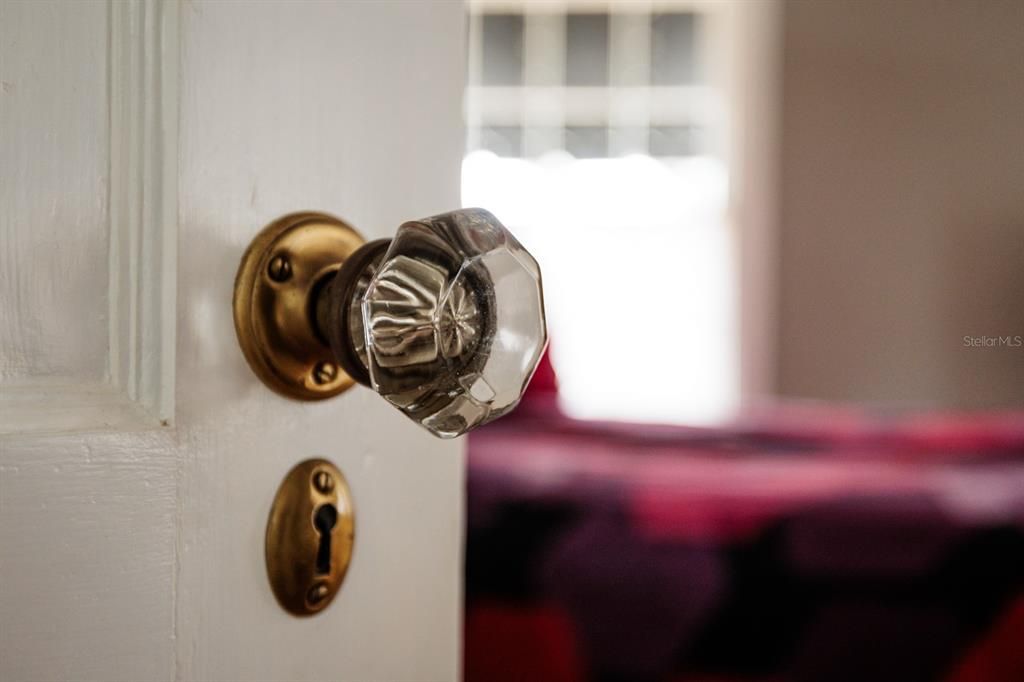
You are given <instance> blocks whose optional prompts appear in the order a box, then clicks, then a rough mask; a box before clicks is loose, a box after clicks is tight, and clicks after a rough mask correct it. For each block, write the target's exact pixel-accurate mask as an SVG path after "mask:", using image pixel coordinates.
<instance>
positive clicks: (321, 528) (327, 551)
mask: <svg viewBox="0 0 1024 682" xmlns="http://www.w3.org/2000/svg"><path fill="white" fill-rule="evenodd" d="M337 522H338V510H337V509H336V508H335V507H334V505H333V504H323V505H320V506H319V507H317V510H316V512H315V513H314V514H313V526H314V527H315V528H316V532H317V533H320V546H319V547H318V548H317V550H316V572H317V575H326V574H328V573H330V572H331V531H332V530H334V524H336V523H337Z"/></svg>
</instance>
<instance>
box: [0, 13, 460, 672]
mask: <svg viewBox="0 0 1024 682" xmlns="http://www.w3.org/2000/svg"><path fill="white" fill-rule="evenodd" d="M0 13H2V14H0V26H3V29H2V30H3V42H2V44H0V50H2V53H0V54H2V57H3V61H2V62H0V79H2V80H3V92H2V93H0V97H2V99H0V103H2V107H3V109H2V114H0V116H2V120H3V123H2V124H0V132H2V133H3V137H2V148H3V150H4V152H3V156H2V157H0V165H2V168H3V172H4V176H3V184H2V186H0V192H4V194H3V206H0V219H2V222H0V238H2V239H4V240H5V242H4V245H3V246H4V248H3V252H4V255H3V256H0V258H3V259H4V260H3V261H2V264H3V272H2V273H0V284H2V286H3V289H0V295H2V296H3V298H2V299H0V323H2V324H0V327H2V328H3V329H4V331H3V332H0V341H2V344H0V353H2V355H0V358H3V362H4V364H3V372H4V373H3V374H2V375H0V381H2V383H0V389H2V390H0V396H2V400H0V424H3V425H4V430H5V431H6V435H2V436H0V547H2V548H3V551H2V552H0V678H2V679H5V680H6V679H12V680H54V679H75V680H79V679H96V680H114V679H126V680H127V679H130V680H150V679H178V680H242V679H245V680H249V679H267V680H305V679H310V680H314V679H315V680H322V679H332V680H340V679H351V680H399V679H401V680H447V679H455V678H457V677H458V674H459V671H458V661H459V658H460V656H459V644H458V643H459V640H460V629H461V623H460V611H461V579H462V571H461V564H462V561H461V547H462V527H463V492H464V491H463V485H464V476H463V468H464V462H463V455H462V448H461V445H460V444H459V443H458V442H450V441H440V440H436V439H434V438H432V437H431V436H430V435H429V434H427V433H426V432H425V431H423V430H422V429H420V428H419V427H417V426H416V425H415V424H413V423H412V422H410V421H408V420H407V419H405V418H404V417H403V416H402V415H400V414H399V413H398V412H397V411H395V410H393V409H392V408H390V407H389V406H388V405H386V404H385V403H384V401H382V400H381V399H380V398H379V397H377V396H375V395H373V394H372V393H371V392H369V391H367V390H365V389H361V388H357V389H354V390H352V391H350V392H349V393H347V394H346V395H344V396H341V397H340V398H337V399H334V400H331V401H327V402H325V403H320V404H306V403H297V402H293V401H289V400H286V399H283V398H280V397H278V396H276V395H274V394H272V393H271V392H270V391H269V390H267V389H266V388H264V387H263V386H262V385H261V384H260V383H259V382H258V380H257V379H256V378H255V377H254V376H253V375H252V373H251V372H250V371H249V369H248V367H247V366H246V364H245V361H244V359H243V358H242V355H241V353H240V351H239V349H238V346H237V342H236V340H235V335H234V329H233V326H232V317H231V307H230V305H231V288H232V282H233V279H234V274H235V270H236V268H237V265H238V261H239V258H240V257H241V254H242V251H243V250H244V248H245V246H246V245H247V244H248V242H249V240H250V239H251V237H252V236H253V235H254V234H255V233H256V232H257V231H258V230H259V229H260V228H261V227H262V226H263V225H264V224H266V223H267V222H269V221H271V220H273V219H274V218H276V217H278V216H280V215H281V214H283V213H287V212H291V211H295V210H301V209H320V210H326V211H329V212H333V213H336V214H338V215H341V216H344V217H345V218H347V219H348V220H350V221H351V222H353V223H354V224H355V225H356V226H357V227H359V228H360V229H362V230H363V232H364V233H365V234H366V235H367V236H368V237H377V236H385V235H389V234H390V233H391V232H392V231H393V230H394V229H395V227H397V225H398V224H399V223H400V222H401V221H403V220H405V219H408V218H412V217H419V216H423V215H429V214H432V213H436V212H439V211H443V210H448V209H451V208H453V207H456V206H458V202H459V195H458V187H459V167H460V160H461V153H462V129H461V113H460V109H461V101H462V85H463V79H464V74H465V71H464V50H465V45H464V38H463V31H464V26H465V24H464V22H465V17H464V14H463V9H462V7H461V5H460V4H458V3H454V2H437V3H428V2H422V3H420V2H417V3H348V2H337V3H335V2H230V3H229V2H195V1H190V2H183V3H181V4H178V3H176V2H173V1H172V0H140V1H139V2H133V3H122V2H121V1H120V0H114V1H113V2H111V3H109V4H107V3H88V2H77V1H75V0H69V1H67V2H61V3H55V4H50V3H35V2H33V3H22V2H20V1H14V2H12V1H11V0H0ZM37 43H38V44H39V45H42V44H44V43H45V44H46V45H47V47H45V48H44V47H39V45H37ZM96 45H99V46H100V47H99V48H95V50H94V49H93V48H94V47H95V46H96ZM179 46H180V58H179V56H178V52H177V51H178V49H179ZM97 50H98V51H97ZM83 63H85V65H84V66H83V65H82V64H83ZM79 67H80V69H79ZM79 70H81V71H82V73H79ZM37 76H38V77H40V78H42V79H43V80H44V81H45V83H44V84H38V83H35V80H34V79H35V78H36V77H37ZM119 84H120V85H119ZM125 84H127V87H126V86H125ZM44 85H45V87H44ZM176 86H180V87H176ZM33 88H36V89H33ZM26 89H27V91H26ZM19 91H20V92H27V94H26V95H25V96H26V97H32V98H34V99H33V100H32V101H31V102H27V103H26V102H24V101H20V100H19V102H18V103H14V101H13V100H12V97H15V96H17V95H16V93H18V92H19ZM139 93H142V94H141V95H140V94H139ZM11 112H14V113H16V114H17V116H18V118H17V119H16V120H15V119H14V118H12V114H11ZM78 118H84V119H85V120H84V121H76V120H73V119H78ZM48 126H49V127H48ZM61 126H63V128H62V127H61ZM33 135H34V136H35V137H34V138H32V136H33ZM51 135H53V136H58V135H59V136H63V137H62V138H61V139H65V138H66V139H68V140H73V141H74V143H75V144H78V145H84V144H86V143H85V142H84V141H83V140H86V139H88V140H92V142H90V144H89V145H88V151H80V152H76V154H77V155H73V156H67V155H65V156H64V157H61V156H60V154H58V153H57V152H56V151H54V152H53V153H52V155H51V156H52V159H51V158H50V157H45V156H44V157H38V156H33V155H32V154H30V153H29V151H28V150H29V149H31V148H32V147H33V146H34V147H37V148H40V149H43V150H45V149H47V148H46V147H45V144H43V143H44V142H47V141H48V140H50V137H49V136H51ZM26 136H27V137H28V138H32V139H34V140H35V142H34V143H33V144H30V143H29V142H26V141H25V139H26ZM90 136H91V137H90ZM175 140H178V143H177V146H176V149H175ZM11 149H16V150H21V151H19V152H18V154H17V155H14V154H9V153H8V150H11ZM76 149H77V148H76ZM61 158H63V161H64V163H65V164H69V165H70V166H73V167H70V168H60V169H59V170H60V173H59V174H58V173H57V171H56V170H53V169H54V168H57V167H58V166H57V165H56V164H57V161H59V160H61ZM97 159H98V160H97ZM33 164H36V165H33ZM45 164H51V165H50V166H47V165H45ZM172 164H173V165H172ZM175 169H176V170H175ZM44 171H45V172H44ZM90 172H91V173H92V175H89V173H90ZM47 173H49V174H47ZM54 174H57V175H58V176H59V177H61V178H64V179H65V180H67V181H68V182H71V181H72V180H73V181H74V182H71V184H70V185H69V187H70V188H71V189H72V190H74V192H76V193H78V192H86V193H87V194H88V196H90V197H92V199H93V200H94V201H96V202H98V203H96V204H93V203H89V202H87V201H85V200H79V199H78V198H77V194H74V193H72V192H70V191H69V192H68V193H67V194H66V195H65V194H64V193H56V192H59V188H58V190H56V191H55V189H54V182H53V180H52V177H51V176H52V175H54ZM95 175H98V177H99V180H98V181H96V182H95V183H93V184H91V185H88V184H87V180H88V178H90V177H92V176H95ZM75 182H78V183H86V184H87V186H86V187H85V189H82V186H81V185H76V184H75ZM103 187H109V192H110V196H109V198H108V199H107V200H106V202H104V200H103V196H104V194H103V191H102V188H103ZM96 188H100V189H96ZM89 192H91V193H89ZM12 196H13V197H16V198H18V200H19V201H23V202H27V203H26V204H24V205H26V206H28V207H29V208H18V207H19V206H22V204H17V203H13V200H12V201H8V199H9V198H10V197H12ZM40 197H45V199H44V198H40ZM47 199H50V200H51V201H56V202H57V205H58V207H63V206H65V204H68V206H66V207H65V208H62V209H61V210H62V211H65V213H58V214H54V215H51V214H50V213H48V212H47V211H48V208H49V206H50V204H48V203H47V202H46V200H47ZM72 200H74V201H72ZM69 202H70V203H69ZM74 202H77V203H74ZM11 206H14V207H15V209H16V210H12V209H11V208H10V207H11ZM29 209H31V211H30V210H29ZM176 214H177V217H175V215H176ZM67 216H71V218H68V217H67ZM28 218H32V219H33V220H34V221H35V222H34V223H33V224H34V225H38V227H35V228H34V230H35V231H34V232H28V231H26V230H27V228H22V227H21V226H22V225H23V224H24V223H25V222H26V221H27V220H28ZM86 218H88V220H87V219H86ZM124 226H127V227H124ZM37 234H43V235H58V234H59V235H62V236H67V237H73V238H74V239H76V240H77V239H79V238H81V239H83V240H85V241H86V242H87V245H88V246H89V247H90V248H85V247H81V248H79V249H78V251H77V254H78V255H77V256H76V258H71V257H68V259H67V261H66V262H64V261H57V260H55V259H56V258H58V257H59V254H56V255H55V254H54V253H51V252H50V251H47V250H45V249H43V250H40V249H35V250H33V249H30V248H29V246H32V245H33V244H34V242H32V239H33V238H35V237H33V235H37ZM12 239H17V240H19V241H18V242H17V244H18V245H19V248H21V251H20V253H21V254H22V255H21V256H19V258H17V259H13V258H10V257H9V256H8V253H7V252H8V251H9V250H13V247H11V248H10V249H9V248H8V245H9V244H11V243H12V242H11V240H12ZM97 240H98V241H100V242H102V248H99V249H96V248H93V247H95V244H93V241H97ZM24 245H28V246H24ZM175 246H176V247H177V249H176V251H177V259H176V260H175V248H173V247H175ZM90 249H91V250H90ZM89 259H91V260H89ZM85 261H88V262H85ZM79 266H81V268H83V269H84V270H87V271H88V272H90V273H93V274H94V275H95V274H96V272H98V273H99V275H97V276H96V281H95V282H94V283H93V284H94V286H93V287H92V289H93V290H94V291H95V293H94V292H93V291H90V292H88V294H93V293H94V295H95V297H96V299H95V300H93V298H90V297H89V295H87V292H84V291H83V290H82V289H80V288H78V287H75V288H67V287H65V288H63V289H59V290H58V289H54V288H53V287H54V286H55V285H53V284H48V281H49V279H51V278H53V277H54V276H55V275H56V274H58V273H70V272H76V270H75V267H79ZM153 268H155V269H156V270H155V272H156V273H157V274H154V270H153ZM175 280H176V285H173V286H172V284H173V283H174V282H175ZM12 283H14V284H18V286H19V287H21V288H19V289H13V288H9V285H10V284H12ZM39 286H44V287H46V286H50V287H51V291H50V293H48V294H47V295H48V296H49V298H46V299H44V298H41V297H42V296H43V294H41V293H39V292H38V291H37V290H36V287H39ZM8 292H14V293H13V294H11V293H8ZM29 296H36V297H37V300H38V301H40V302H41V304H44V305H40V306H38V307H39V308H40V309H42V308H43V307H45V308H46V310H45V312H38V313H37V314H38V315H39V316H40V319H45V320H50V319H51V318H52V319H55V320H58V321H59V320H72V321H73V320H75V319H77V318H76V317H75V316H79V315H80V316H81V317H82V319H83V320H86V321H88V320H92V319H93V318H95V317H99V318H100V319H101V321H102V324H100V325H93V326H91V327H90V326H88V325H86V326H76V325H74V324H67V325H65V326H64V327H63V328H62V329H58V331H61V332H63V333H64V335H65V336H66V338H65V339H63V340H62V341H61V343H65V345H52V344H51V345H46V344H45V343H43V344H35V345H33V344H31V343H29V342H28V340H29V337H28V334H29V330H28V329H25V330H18V329H14V330H13V331H12V327H11V324H10V323H11V321H12V320H14V319H15V315H16V314H17V315H21V316H22V317H24V315H25V314H26V313H25V311H29V312H31V309H30V307H29V306H28V305H27V297H29ZM94 303H95V305H93V304H94ZM83 305H84V306H87V307H88V306H90V305H91V306H92V307H91V308H88V309H83V308H82V307H81V306H83ZM43 316H50V317H45V318H44V317H43ZM68 316H70V317H68ZM19 319H21V318H19ZM62 324H63V323H62ZM175 324H176V326H177V330H176V332H174V331H170V332H169V331H168V330H169V329H170V330H173V328H174V327H173V325H175ZM37 327H39V329H38V331H36V332H33V333H35V334H36V338H44V337H47V334H45V333H43V327H42V326H40V325H37ZM50 330H51V327H46V328H45V331H47V332H49V331H50ZM168 334H171V335H172V336H170V337H169V336H168ZM168 338H175V339H176V344H175V345H176V351H177V352H176V360H175V359H174V357H175V355H174V354H173V353H172V351H173V350H174V348H168V347H167V345H166V343H165V342H166V341H167V339H168ZM75 339H82V340H83V342H84V343H85V344H86V345H85V346H82V347H80V348H79V347H76V346H75V345H74V344H73V343H71V342H72V341H73V340H75ZM53 343H57V342H53ZM12 348H13V349H15V350H12ZM74 354H78V355H74ZM83 354H84V355H83ZM9 358H21V360H20V362H21V364H18V365H15V363H14V362H8V359H9ZM15 367H16V370H15V369H11V368H15ZM171 382H174V383H171ZM174 386H176V388H171V387H174ZM172 391H173V392H172ZM169 396H173V397H174V401H173V403H172V402H171V401H170V400H168V397H169ZM172 407H173V413H174V415H173V416H174V418H173V421H170V420H169V416H170V415H171V408H172ZM161 419H164V420H167V422H166V423H167V426H160V425H159V424H160V420H161ZM312 456H324V457H328V458H330V459H332V460H333V461H335V462H336V463H337V464H338V465H339V466H340V467H341V469H342V470H343V471H344V472H345V474H346V475H347V477H348V479H349V483H350V486H351V488H352V492H353V495H354V498H355V503H356V524H357V525H356V534H357V537H356V545H355V554H354V560H353V563H352V565H351V567H350V570H349V574H348V577H347V579H346V581H345V584H344V586H343V588H342V592H341V594H339V596H338V598H337V599H336V600H335V602H334V603H333V604H332V605H331V607H330V608H329V609H328V610H327V611H326V612H324V613H322V614H320V615H319V616H317V617H315V618H312V619H296V618H294V617H292V616H289V615H288V614H286V613H285V612H284V611H282V610H281V609H280V608H279V607H278V606H277V604H276V603H275V601H274V598H273V595H272V594H271V592H270V589H269V587H268V584H267V580H266V576H265V570H264V562H263V550H264V548H263V533H264V529H265V523H266V515H267V512H268V509H269V504H270V501H271V499H272V496H273V494H274V491H275V490H276V487H277V485H278V483H279V482H280V479H281V477H282V476H283V475H284V474H285V472H286V471H287V470H288V469H289V468H290V467H291V466H292V465H293V464H295V463H296V462H298V461H300V460H302V459H305V458H307V457H312Z"/></svg>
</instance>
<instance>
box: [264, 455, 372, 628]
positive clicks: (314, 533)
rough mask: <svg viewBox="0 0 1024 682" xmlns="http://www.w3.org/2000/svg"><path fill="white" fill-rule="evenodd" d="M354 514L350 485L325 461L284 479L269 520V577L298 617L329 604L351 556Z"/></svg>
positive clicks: (298, 467) (295, 470) (311, 461)
mask: <svg viewBox="0 0 1024 682" xmlns="http://www.w3.org/2000/svg"><path fill="white" fill-rule="evenodd" d="M354 539H355V515H354V509H353V506H352V495H351V493H350V491H349V488H348V483H347V482H346V481H345V477H344V476H343V475H342V473H341V471H340V470H339V469H338V467H336V466H334V465H333V464H332V463H331V462H329V461H327V460H325V459H309V460H306V461H305V462H301V463H299V464H297V465H296V466H295V467H294V468H292V470H291V471H289V472H288V474H287V475H286V476H285V477H284V480H283V481H281V485H280V487H279V488H278V489H277V495H275V496H274V503H273V505H272V506H271V508H270V517H269V519H268V520H267V537H266V562H267V577H268V578H270V586H271V588H272V589H273V591H274V596H275V597H276V598H277V601H278V603H280V604H281V606H282V607H283V608H284V609H285V610H286V611H288V612H289V613H292V614H294V615H296V616H310V615H313V614H314V613H318V612H320V611H322V610H323V609H324V608H326V607H327V605H328V604H330V603H331V600H333V599H334V597H335V595H336V594H337V593H338V590H339V589H340V588H341V583H342V581H343V580H344V579H345V572H346V571H347V570H348V565H349V562H350V561H351V560H352V545H353V542H354Z"/></svg>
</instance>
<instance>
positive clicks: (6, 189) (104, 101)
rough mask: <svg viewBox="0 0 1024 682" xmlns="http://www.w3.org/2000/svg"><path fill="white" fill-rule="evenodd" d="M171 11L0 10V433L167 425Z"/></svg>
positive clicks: (170, 382)
mask: <svg viewBox="0 0 1024 682" xmlns="http://www.w3.org/2000/svg"><path fill="white" fill-rule="evenodd" d="M165 7H171V8H173V9H174V11H170V12H168V11H164V8H165ZM176 10H177V7H176V5H174V4H173V3H172V4H169V5H165V4H164V3H163V2H162V1H161V0H116V1H111V2H108V1H106V0H84V1H82V2H70V3H69V2H56V3H54V2H45V3H44V2H41V3H33V2H22V1H11V0H8V1H7V2H4V3H2V4H0V12H2V14H0V31H2V32H3V33H2V36H3V40H2V43H0V50H2V61H0V65H2V66H0V68H2V72H0V80H2V81H3V85H2V87H3V91H2V93H0V96H2V98H3V99H2V100H0V101H2V102H3V116H2V117H0V139H2V140H3V149H4V154H3V156H2V158H0V199H2V201H0V216H2V221H3V230H2V231H0V254H2V255H0V258H2V259H3V261H2V262H3V266H4V267H3V268H0V301H2V305H0V321H2V323H3V324H2V325H0V340H2V343H0V433H24V432H26V431H28V430H37V431H61V430H81V429H89V428H106V427H108V426H110V425H111V424H112V423H116V424H118V425H124V426H127V425H129V424H130V423H131V422H133V421H138V424H137V426H147V425H148V426H153V425H156V424H157V422H158V421H164V422H167V421H169V420H170V419H171V418H172V416H173V411H174V371H173V369H174V339H175V332H174V328H175V308H174V296H175V264H174V257H175V246H176V240H177V236H176V235H177V217H176V216H177V192H176V184H177V143H176V135H177V99H176V89H177V67H178V60H177V46H178V37H177V11H176ZM163 32H166V33H167V35H166V36H164V35H162V33H163ZM55 46H57V49H55ZM97 400H98V401H99V402H100V403H101V404H102V409H99V410H98V409H97V408H98V405H97ZM115 415H116V416H115Z"/></svg>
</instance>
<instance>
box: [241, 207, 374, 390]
mask: <svg viewBox="0 0 1024 682" xmlns="http://www.w3.org/2000/svg"><path fill="white" fill-rule="evenodd" d="M363 241H364V240H363V238H362V237H361V236H360V235H359V233H358V232H356V231H355V230H354V229H352V227H351V226H350V225H348V224H347V223H346V222H345V221H343V220H341V219H339V218H335V217H333V216H329V215H326V214H323V213H292V214H290V215H286V216H284V217H283V218H279V219H278V220H275V221H274V222H273V223H271V224H270V225H268V226H267V227H265V228H264V229H263V230H262V231H261V232H260V233H259V234H258V235H256V238H255V239H253V241H252V243H251V244H250V245H249V248H248V249H247V250H246V252H245V255H244V256H242V262H241V265H239V267H238V275H237V276H236V278H235V295H234V312H235V331H236V332H237V333H238V343H239V344H240V345H241V347H242V352H243V354H244V355H245V359H246V360H247V361H248V363H249V366H250V367H252V370H253V372H255V373H256V376H258V377H259V378H260V379H261V380H262V381H263V383H265V384H266V385H267V386H269V387H270V388H272V389H273V390H274V391H277V392H278V393H280V394H281V395H284V396H287V397H289V398H296V399H298V400H321V399H323V398H330V397H332V396H335V395H337V394H339V393H341V392H342V391H344V390H345V389H347V388H349V387H351V386H352V384H353V383H354V382H353V381H352V379H351V378H350V377H349V376H348V375H347V374H345V373H344V372H343V371H342V370H341V368H340V367H338V364H337V362H336V361H335V359H334V355H333V354H332V353H331V350H330V348H329V347H328V346H327V344H326V343H324V342H323V341H322V340H321V339H320V338H318V336H317V334H316V332H315V331H314V328H313V321H312V315H313V311H312V310H311V299H312V296H313V293H314V291H315V290H316V289H317V288H318V287H319V286H321V285H322V284H323V283H324V282H325V281H326V279H327V278H328V277H330V276H331V275H332V274H333V273H334V272H337V270H338V268H340V267H341V264H342V263H343V262H344V261H345V259H346V258H348V257H349V255H351V254H352V252H353V251H355V250H356V249H358V248H359V247H360V246H361V245H362V244H363Z"/></svg>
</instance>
